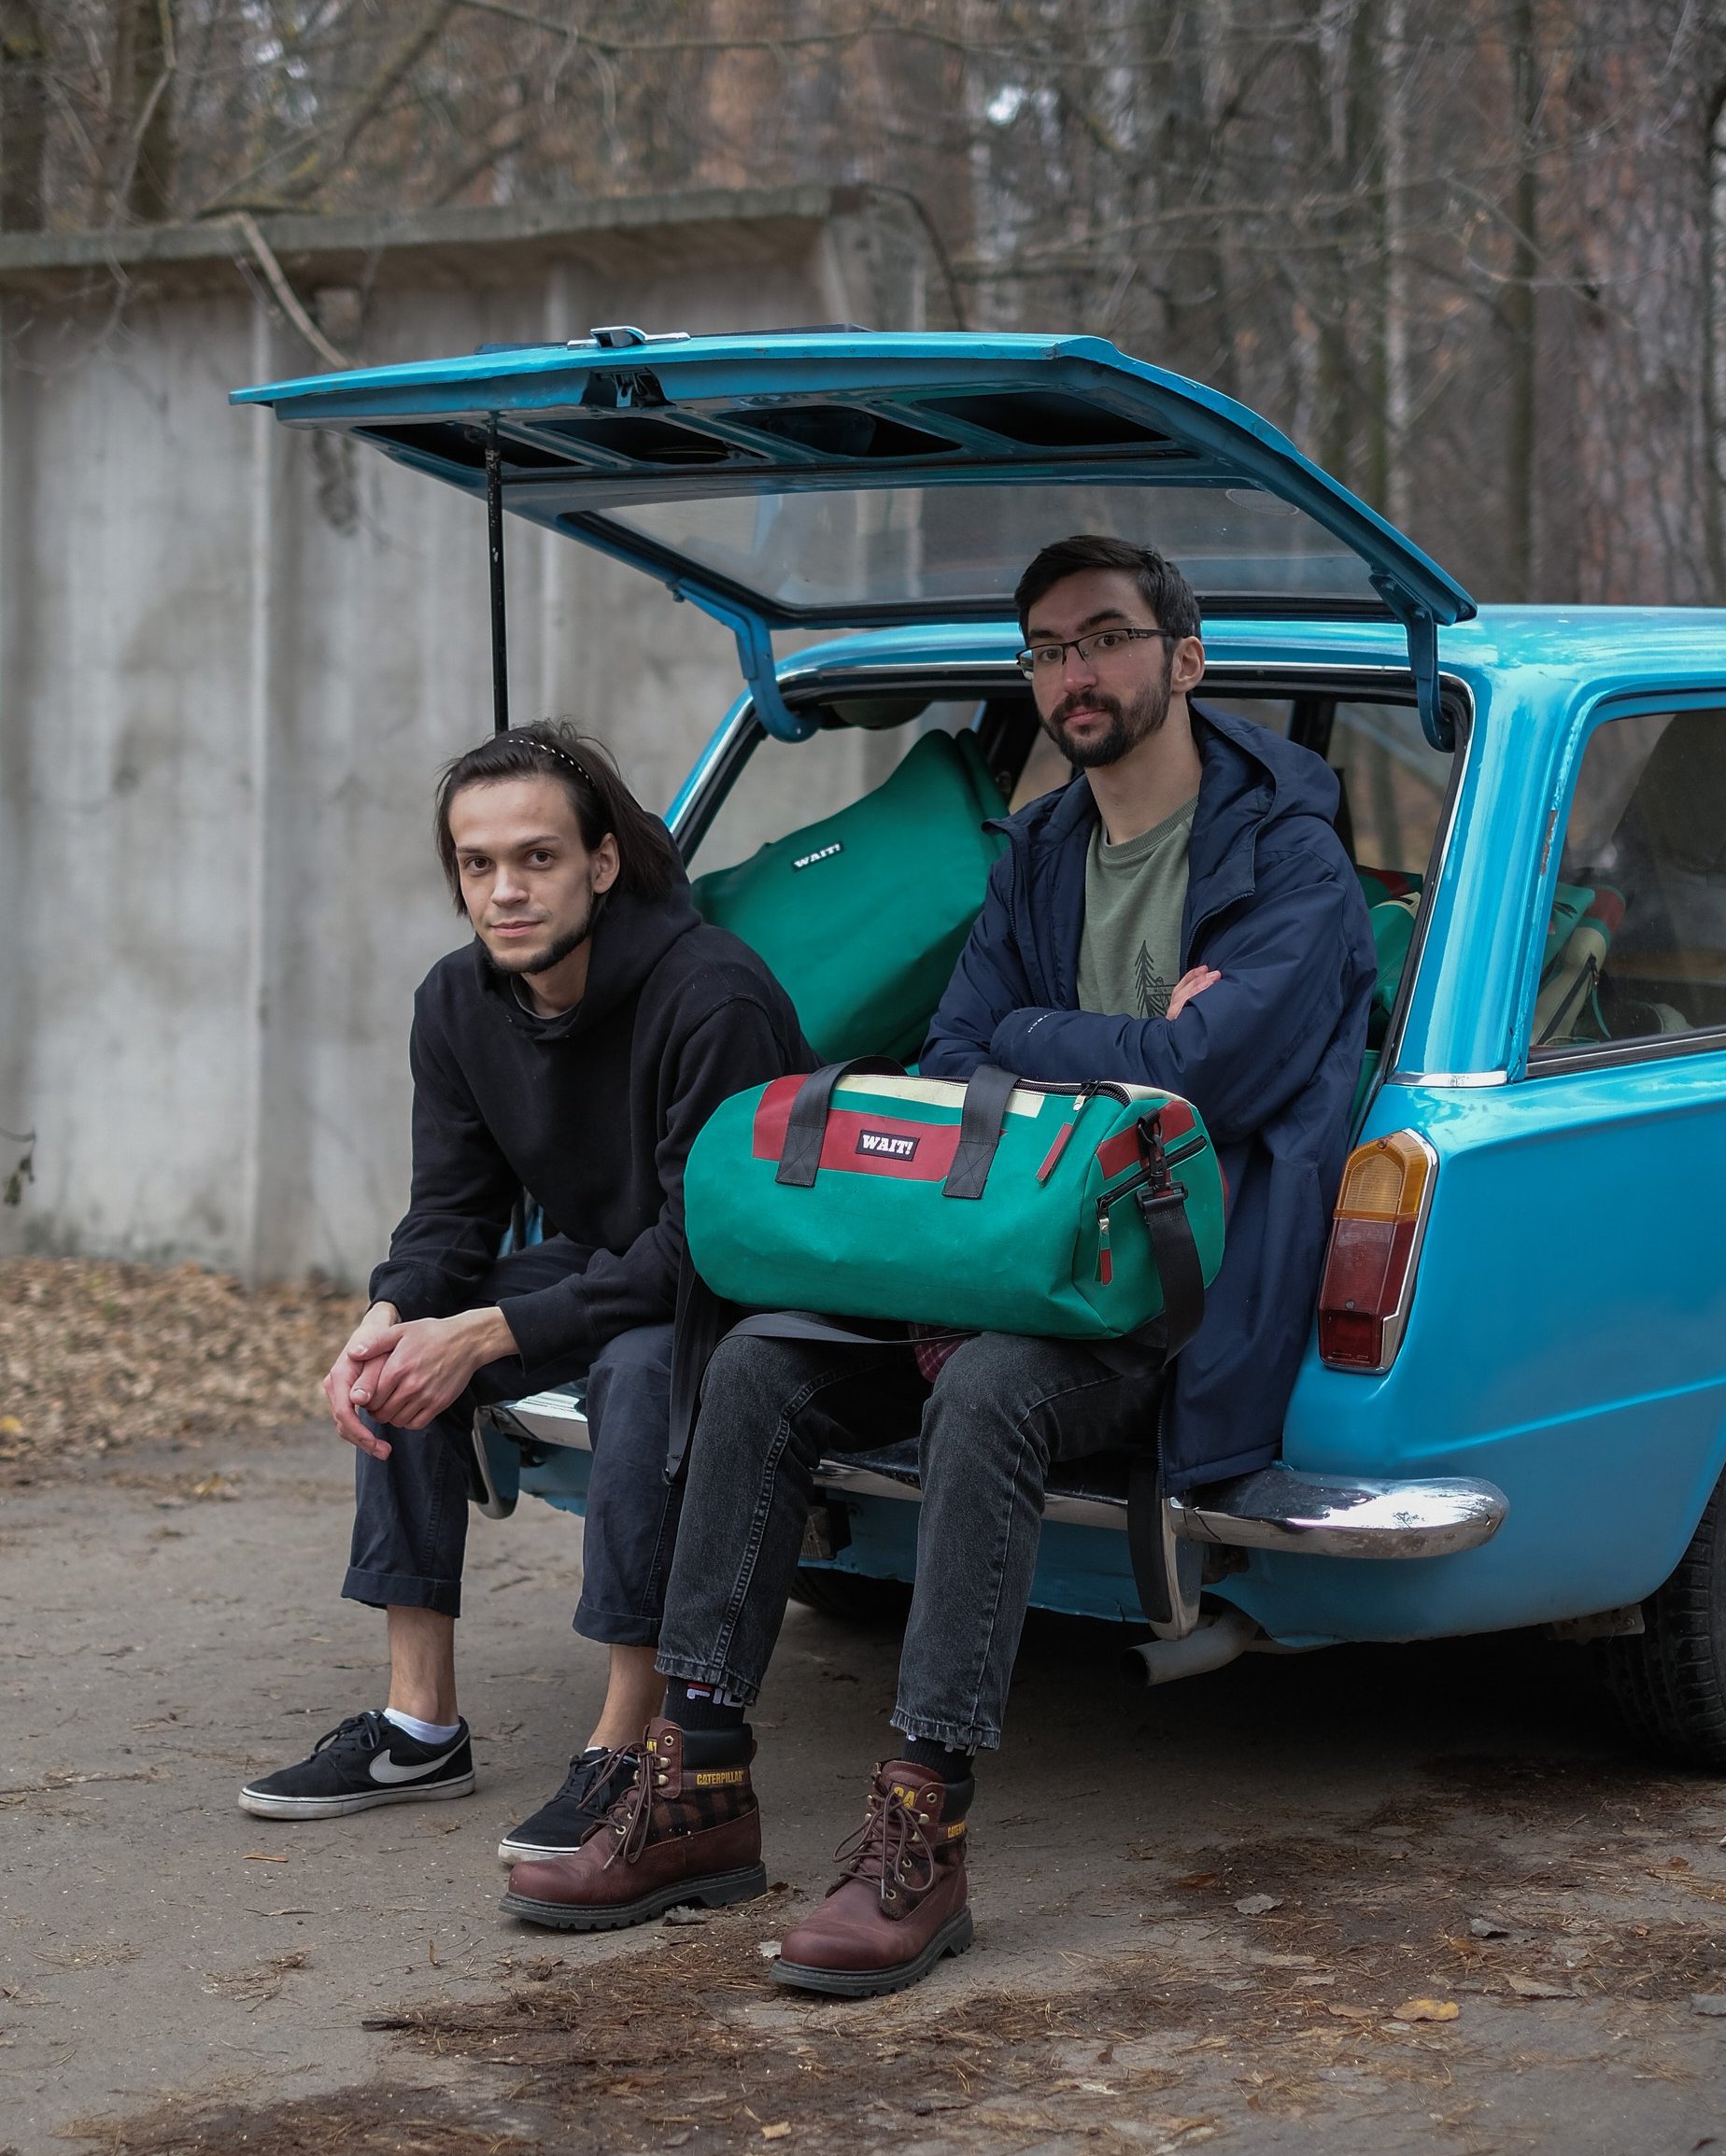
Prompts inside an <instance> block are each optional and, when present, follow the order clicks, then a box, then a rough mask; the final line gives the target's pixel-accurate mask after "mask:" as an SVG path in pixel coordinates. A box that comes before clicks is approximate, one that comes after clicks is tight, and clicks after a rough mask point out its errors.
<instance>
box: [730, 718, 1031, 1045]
mask: <svg viewBox="0 0 1726 2156" xmlns="http://www.w3.org/2000/svg"><path fill="white" fill-rule="evenodd" d="M1006 810H1007V804H1006V802H1005V801H1003V800H1002V798H1001V795H1000V790H999V788H998V787H997V785H996V783H995V782H994V780H993V779H992V778H991V777H990V776H989V771H988V768H987V766H986V765H985V764H984V762H983V753H982V751H981V750H980V749H979V747H978V745H977V740H976V737H975V736H974V735H972V734H959V735H954V734H943V733H933V734H925V735H924V736H923V738H922V739H921V740H919V741H917V742H916V743H915V744H914V745H913V747H912V749H911V750H910V751H909V752H908V754H906V756H905V759H904V761H903V762H902V763H901V764H900V765H899V766H898V768H897V769H896V770H895V771H894V772H893V773H892V775H891V776H890V777H889V778H888V779H886V780H885V781H884V783H883V784H881V785H879V786H877V787H876V788H875V790H874V792H873V793H872V794H866V795H865V796H863V798H862V800H860V801H854V802H853V803H852V804H851V806H850V808H848V809H842V810H840V811H839V813H838V815H836V816H828V817H827V818H826V819H825V820H824V821H823V822H821V823H819V824H808V825H806V826H805V828H804V829H802V830H801V831H794V832H792V833H791V834H790V836H789V837H788V838H778V839H775V840H774V841H773V843H772V844H771V846H763V847H762V848H761V849H760V850H759V851H758V852H757V853H752V854H751V855H750V857H749V859H748V860H747V861H740V862H739V863H738V865H737V866H736V867H734V868H717V869H715V870H714V872H713V874H712V875H709V876H699V877H697V879H696V881H695V883H694V885H693V896H694V899H695V903H696V905H697V906H698V907H699V908H700V910H701V912H702V913H703V915H704V916H705V917H706V918H707V919H708V920H709V921H711V922H713V923H714V925H715V926H717V927H720V928H729V930H730V931H731V933H732V935H733V936H739V937H742V938H743V941H744V942H745V943H746V944H748V946H749V947H750V949H751V950H752V951H757V953H758V954H759V955H760V956H761V957H762V958H764V959H765V960H766V961H767V963H768V965H770V966H771V968H772V970H773V972H774V974H775V975H776V976H777V977H778V979H779V981H780V983H781V985H782V986H783V987H784V989H785V993H786V994H787V995H788V996H789V997H790V998H791V1001H792V1004H793V1006H794V1007H795V1008H796V1010H797V1014H798V1018H799V1021H800V1022H801V1024H802V1027H803V1031H804V1032H805V1033H806V1034H807V1035H808V1036H809V1038H810V1040H811V1041H812V1042H813V1044H814V1049H815V1052H816V1054H817V1055H821V1056H829V1057H833V1058H835V1059H842V1058H843V1057H845V1056H854V1055H870V1054H873V1055H893V1056H898V1057H900V1058H905V1057H910V1056H914V1055H915V1054H916V1052H917V1050H919V1049H920V1048H921V1047H922V1045H923V1036H924V1034H925V1033H926V1032H927V1029H928V1022H929V1017H930V1014H931V1013H932V1012H933V1010H934V1008H935V1006H936V1005H937V1004H938V1003H939V1002H940V1001H941V994H942V992H943V991H944V989H945V988H946V985H947V982H948V979H949V978H950V977H951V975H952V972H953V968H954V965H955V963H956V961H957V959H958V955H959V952H960V951H962V950H963V948H964V945H965V938H966V937H967V936H969V933H970V926H971V923H972V922H973V921H975V920H976V918H977V915H978V913H979V911H980V910H981V909H982V906H983V892H984V889H985V887H986V885H987V883H988V880H989V870H990V868H991V867H993V866H994V864H995V862H996V860H997V857H998V855H999V853H1000V852H1001V849H1002V847H1004V846H1005V845H1006V843H1007V841H1006V838H1004V837H1003V836H1002V834H1001V833H1000V832H998V831H986V830H984V828H983V824H984V823H985V821H986V820H987V819H988V818H989V817H991V816H1000V815H1004V814H1005V813H1006Z"/></svg>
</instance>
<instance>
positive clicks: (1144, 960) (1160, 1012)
mask: <svg viewBox="0 0 1726 2156" xmlns="http://www.w3.org/2000/svg"><path fill="white" fill-rule="evenodd" d="M1133 985H1134V988H1135V989H1136V991H1137V993H1138V995H1139V1017H1140V1018H1167V1016H1168V999H1169V996H1170V995H1171V994H1172V993H1173V989H1174V984H1173V983H1172V982H1171V981H1167V980H1165V979H1163V977H1162V975H1161V974H1160V973H1159V972H1158V971H1157V969H1156V967H1155V965H1154V964H1153V962H1152V957H1151V947H1150V945H1149V944H1148V943H1141V944H1140V945H1139V956H1138V957H1137V958H1136V959H1134V961H1133Z"/></svg>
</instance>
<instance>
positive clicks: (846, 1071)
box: [773, 1055, 905, 1190]
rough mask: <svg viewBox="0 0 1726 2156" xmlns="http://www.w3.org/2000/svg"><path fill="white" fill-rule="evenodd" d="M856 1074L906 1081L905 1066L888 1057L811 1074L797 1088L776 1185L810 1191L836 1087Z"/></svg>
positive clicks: (862, 1057) (826, 1066)
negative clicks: (875, 1073)
mask: <svg viewBox="0 0 1726 2156" xmlns="http://www.w3.org/2000/svg"><path fill="white" fill-rule="evenodd" d="M853 1071H879V1072H880V1073H881V1074H882V1076H883V1077H892V1078H903V1077H904V1075H905V1066H904V1064H902V1063H895V1062H893V1061H892V1059H891V1058H890V1057H888V1056H884V1055H855V1056H853V1057H852V1059H851V1061H850V1062H849V1063H829V1064H822V1066H821V1068H820V1069H819V1070H817V1071H811V1073H810V1074H809V1076H808V1077H807V1078H805V1079H804V1080H803V1082H802V1084H801V1085H800V1086H799V1088H798V1089H797V1098H796V1099H795V1100H794V1101H793V1102H792V1103H791V1113H790V1116H789V1117H788V1118H787V1119H786V1122H785V1149H784V1150H783V1151H782V1152H781V1154H780V1156H779V1173H778V1174H777V1175H776V1176H775V1177H773V1180H774V1181H775V1182H776V1183H792V1184H795V1185H797V1186H798V1187H799V1188H800V1189H803V1190H808V1189H809V1188H810V1187H811V1186H812V1185H813V1182H814V1179H815V1171H816V1170H817V1169H818V1168H819V1167H820V1165H821V1148H822V1145H823V1143H824V1141H825V1140H826V1137H827V1125H828V1109H829V1108H830V1107H831V1106H832V1105H833V1088H834V1087H835V1086H836V1085H838V1083H839V1081H840V1079H841V1078H849V1077H850V1076H851V1074H852V1072H853Z"/></svg>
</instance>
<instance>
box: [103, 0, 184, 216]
mask: <svg viewBox="0 0 1726 2156" xmlns="http://www.w3.org/2000/svg"><path fill="white" fill-rule="evenodd" d="M118 18H119V19H118V21H117V22H116V24H115V30H116V35H115V40H114V104H113V120H112V127H111V137H112V140H113V144H114V164H113V167H112V170H113V175H114V178H113V190H114V204H115V207H116V208H117V209H119V210H120V211H122V212H123V213H124V214H125V215H126V216H128V217H132V218H137V219H138V220H139V221H140V222H141V223H144V224H163V223H164V222H165V221H166V220H167V218H169V217H171V216H172V215H173V203H174V149H175V145H174V64H175V53H174V16H173V0H118Z"/></svg>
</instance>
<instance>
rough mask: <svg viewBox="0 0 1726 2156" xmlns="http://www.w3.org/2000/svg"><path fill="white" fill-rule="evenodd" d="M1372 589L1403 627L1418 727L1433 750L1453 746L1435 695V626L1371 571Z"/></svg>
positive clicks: (1390, 581)
mask: <svg viewBox="0 0 1726 2156" xmlns="http://www.w3.org/2000/svg"><path fill="white" fill-rule="evenodd" d="M1372 581H1373V588H1374V589H1375V590H1376V591H1377V592H1378V594H1379V598H1380V599H1383V601H1384V603H1385V605H1386V606H1388V607H1389V608H1390V610H1391V612H1392V613H1394V615H1395V616H1396V618H1397V620H1398V621H1399V622H1401V624H1402V625H1403V631H1404V634H1405V635H1406V636H1407V637H1408V666H1409V669H1410V670H1411V671H1412V673H1413V675H1414V701H1415V707H1416V709H1417V710H1418V711H1419V712H1420V714H1421V728H1422V732H1423V733H1424V734H1425V736H1426V738H1427V740H1429V741H1430V742H1431V743H1432V745H1433V747H1434V748H1435V749H1444V750H1446V751H1449V750H1451V749H1453V748H1455V746H1456V727H1455V725H1454V723H1453V722H1452V720H1451V718H1450V713H1449V712H1447V711H1446V710H1445V708H1444V705H1443V702H1442V700H1441V699H1440V698H1439V695H1438V624H1437V622H1436V620H1435V619H1434V618H1433V613H1432V610H1431V608H1430V607H1425V606H1422V604H1421V602H1420V600H1419V599H1415V598H1413V597H1412V596H1411V595H1410V594H1409V593H1408V591H1406V590H1405V589H1404V588H1403V586H1402V585H1400V584H1398V583H1397V582H1396V581H1395V579H1394V577H1389V576H1386V575H1384V574H1383V572H1382V571H1379V570H1375V571H1373V577H1372Z"/></svg>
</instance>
